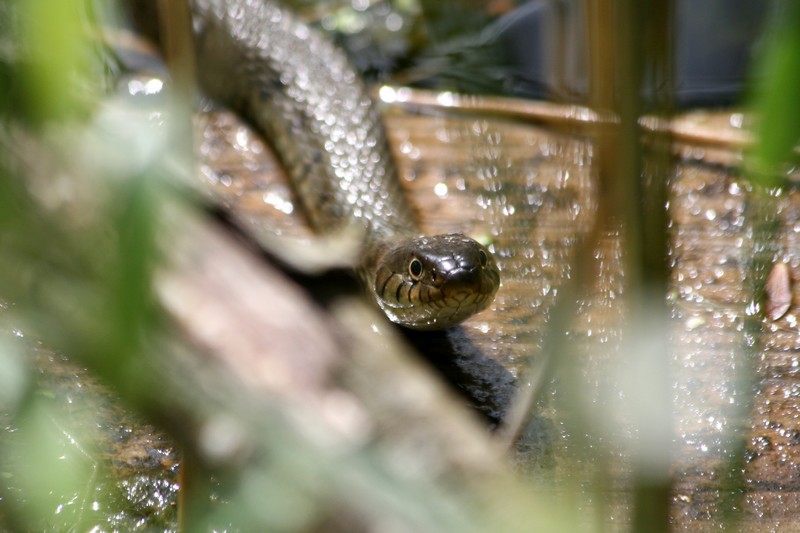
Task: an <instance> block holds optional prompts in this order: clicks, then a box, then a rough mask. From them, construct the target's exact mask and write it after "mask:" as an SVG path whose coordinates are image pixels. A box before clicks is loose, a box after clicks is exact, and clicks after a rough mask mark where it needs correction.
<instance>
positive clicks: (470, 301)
mask: <svg viewBox="0 0 800 533" xmlns="http://www.w3.org/2000/svg"><path fill="white" fill-rule="evenodd" d="M190 10H191V16H192V25H193V35H194V49H195V56H196V67H197V69H196V70H197V77H198V82H199V85H200V88H201V90H202V91H203V92H204V94H205V95H206V96H208V97H210V98H212V99H214V100H216V101H219V102H221V103H223V104H224V105H227V106H230V107H231V108H233V109H234V110H235V111H237V112H238V113H240V114H242V115H243V116H244V117H245V118H246V119H247V120H249V121H250V122H251V123H252V124H253V125H254V126H255V127H256V129H257V130H258V131H259V132H260V133H262V134H263V135H264V136H265V137H266V138H267V140H268V141H269V142H270V143H271V145H272V146H273V148H274V149H275V151H276V153H277V155H278V158H279V160H280V161H281V163H282V165H283V167H284V168H285V169H286V171H287V174H288V175H289V178H290V181H291V183H292V186H293V188H294V190H295V192H296V193H297V197H298V198H299V201H300V204H301V205H302V207H303V210H304V212H305V213H306V215H307V218H308V221H309V223H310V225H311V227H312V229H314V230H315V231H317V232H319V233H322V234H329V233H333V232H336V231H340V230H342V229H343V228H346V227H349V226H356V227H358V228H363V248H362V249H363V251H362V253H361V257H360V259H359V261H358V266H357V272H358V277H359V278H360V279H361V281H362V283H363V285H364V286H365V288H366V292H367V293H368V294H369V295H370V296H371V298H372V299H373V300H374V301H375V303H376V304H377V306H378V307H379V308H380V309H381V310H382V311H383V312H384V314H385V315H386V316H387V317H388V319H389V320H391V321H392V322H394V323H397V324H399V325H401V326H405V327H408V328H412V329H419V330H432V329H443V328H448V327H451V326H454V325H456V324H458V323H460V322H462V321H463V320H465V319H467V318H468V317H470V316H472V315H474V314H475V313H478V312H480V311H482V310H484V309H486V308H487V307H488V306H489V305H490V304H491V302H492V301H493V299H494V296H495V293H496V292H497V290H498V288H499V286H500V272H499V269H498V267H497V263H496V262H495V259H494V257H493V256H492V253H491V252H490V250H489V249H488V248H487V247H486V246H484V245H483V244H481V243H479V242H477V241H476V240H474V239H472V238H470V237H467V236H466V235H464V234H461V233H451V234H442V235H424V234H423V232H422V231H421V229H420V226H419V224H418V222H417V220H416V214H415V213H414V211H413V209H412V208H411V206H410V204H409V203H408V201H407V199H406V198H405V195H404V192H403V189H402V184H401V183H400V180H399V176H398V172H397V169H396V166H395V164H394V162H393V159H392V154H391V150H390V146H389V142H388V137H387V135H386V132H385V130H384V127H383V123H382V121H381V116H380V112H379V109H378V107H377V105H376V103H375V102H374V101H373V100H372V98H371V96H370V94H369V91H368V88H367V85H366V83H365V82H364V80H363V79H362V78H361V76H360V74H359V72H358V71H357V70H356V69H355V67H354V66H353V65H352V64H351V62H350V61H349V59H348V57H347V56H346V54H345V52H344V51H343V50H341V49H340V48H338V47H337V46H335V45H334V43H333V42H332V41H331V40H330V39H328V38H327V36H325V35H324V34H323V33H322V32H321V31H319V30H317V29H316V28H314V27H312V26H311V25H309V24H307V23H305V22H304V21H303V20H301V19H300V17H299V16H297V15H296V14H295V13H293V12H292V11H290V10H289V9H288V8H286V7H285V6H283V5H281V4H279V3H278V2H276V1H275V0H190Z"/></svg>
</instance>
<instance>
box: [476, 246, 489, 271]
mask: <svg viewBox="0 0 800 533" xmlns="http://www.w3.org/2000/svg"><path fill="white" fill-rule="evenodd" d="M478 261H480V262H481V266H482V267H485V266H486V264H487V263H488V262H489V256H488V255H486V252H484V251H483V250H478Z"/></svg>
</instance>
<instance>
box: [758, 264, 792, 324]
mask: <svg viewBox="0 0 800 533" xmlns="http://www.w3.org/2000/svg"><path fill="white" fill-rule="evenodd" d="M764 292H765V293H766V298H765V301H764V312H765V313H766V315H767V318H768V319H769V320H772V321H775V320H778V319H779V318H781V317H782V316H783V315H785V314H786V312H787V311H788V310H789V308H790V307H791V305H792V281H791V275H790V272H789V266H788V265H787V264H786V263H776V264H775V266H773V267H772V270H771V271H770V273H769V276H767V282H766V284H765V285H764Z"/></svg>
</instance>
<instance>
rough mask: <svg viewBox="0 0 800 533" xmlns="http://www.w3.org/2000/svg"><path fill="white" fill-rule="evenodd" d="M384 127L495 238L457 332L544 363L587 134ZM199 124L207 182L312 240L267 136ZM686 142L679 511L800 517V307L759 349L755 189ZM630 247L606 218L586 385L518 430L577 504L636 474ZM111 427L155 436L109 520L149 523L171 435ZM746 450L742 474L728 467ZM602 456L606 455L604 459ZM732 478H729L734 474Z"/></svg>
mask: <svg viewBox="0 0 800 533" xmlns="http://www.w3.org/2000/svg"><path fill="white" fill-rule="evenodd" d="M387 125H388V127H389V131H390V135H391V140H392V144H393V148H394V151H395V154H396V156H397V159H398V162H399V167H400V177H401V180H402V182H403V183H404V185H405V187H406V190H407V192H408V195H409V198H410V199H411V200H412V202H413V203H414V205H415V206H416V208H417V211H418V213H419V218H420V222H421V224H422V225H423V227H424V228H425V229H426V230H427V231H429V232H432V233H438V232H451V231H461V232H465V233H468V234H471V235H472V236H474V237H476V238H478V239H480V240H483V241H484V242H487V243H488V244H489V246H490V248H491V250H492V251H493V252H494V254H495V256H496V258H497V261H498V265H499V267H500V269H501V272H502V287H501V289H500V291H499V292H498V294H497V298H496V300H495V302H494V304H493V306H492V308H491V309H490V310H488V311H487V312H484V313H482V314H480V315H478V316H476V317H474V318H472V319H470V320H469V321H468V322H467V323H466V324H465V326H464V328H463V329H462V330H461V332H460V333H459V335H463V336H464V338H466V339H467V340H468V341H469V342H470V343H472V344H473V345H474V346H476V347H478V348H479V349H480V350H481V351H482V352H483V353H484V354H485V355H486V356H487V357H489V358H491V359H492V360H494V361H496V362H497V363H499V364H501V365H503V367H504V368H505V369H507V371H508V372H509V373H510V374H511V375H513V376H515V377H517V378H518V379H519V380H520V381H523V382H524V380H525V379H526V374H525V371H526V369H527V368H528V366H529V365H530V364H531V362H533V363H536V362H537V361H539V360H541V358H542V357H543V354H542V343H543V338H544V335H545V333H546V332H547V330H548V325H549V323H550V319H551V313H552V310H553V306H554V303H555V301H556V297H557V295H558V294H559V290H560V288H561V287H562V286H563V283H564V281H565V280H566V279H567V278H568V277H569V276H570V266H569V265H570V262H571V260H572V258H573V254H574V253H575V250H576V244H577V243H578V242H579V239H580V237H581V235H583V234H584V233H585V232H586V231H587V230H588V228H589V227H590V225H591V223H592V220H593V216H594V210H595V195H596V190H595V176H594V170H593V147H592V145H591V144H589V143H587V141H586V139H584V138H581V137H578V136H573V135H568V134H562V133H555V132H553V131H552V130H548V129H546V128H542V127H536V126H532V125H530V124H521V123H518V122H511V121H503V120H500V119H496V118H493V119H487V118H485V117H480V116H474V115H473V116H470V115H460V116H459V115H455V114H437V113H425V114H422V113H409V112H403V111H401V110H398V109H395V110H392V111H391V112H389V113H388V114H387ZM197 126H198V154H199V155H200V160H201V161H200V162H201V166H200V179H199V182H200V183H201V185H202V186H203V187H205V188H206V190H207V191H208V192H209V194H211V195H212V196H213V197H214V198H215V199H217V200H219V201H222V202H223V203H225V204H226V205H228V206H229V207H230V208H231V209H232V210H233V211H234V212H236V213H238V214H239V215H240V216H241V217H242V218H243V219H245V220H247V221H249V223H251V224H253V225H254V226H255V227H258V228H260V229H265V230H269V231H272V232H274V233H277V234H280V235H285V236H295V237H301V238H307V237H308V236H309V231H308V229H307V228H306V226H305V225H304V223H303V217H302V210H301V208H300V206H299V205H298V203H297V202H296V200H295V198H294V196H293V194H292V191H291V188H290V187H289V186H288V184H287V183H286V181H285V180H284V179H283V178H282V177H281V175H280V171H279V169H278V166H277V164H276V163H275V161H274V159H272V158H271V156H270V152H269V150H268V149H267V148H266V147H265V146H264V144H263V143H261V142H260V141H259V140H258V139H257V137H256V136H255V134H254V133H253V132H252V131H251V130H249V129H247V128H246V127H245V126H243V125H241V124H240V123H239V122H237V121H235V120H234V119H233V118H232V117H231V116H230V115H227V114H210V115H206V116H204V117H200V118H199V119H198V122H197ZM683 155H684V160H683V162H682V163H681V164H680V165H679V166H678V167H677V168H676V169H675V171H674V173H673V175H672V178H671V184H670V187H671V191H672V194H671V198H670V216H671V225H670V229H669V231H670V238H671V252H670V261H671V266H672V286H671V290H670V294H669V295H668V298H667V300H668V306H669V308H670V310H671V318H672V322H671V325H672V331H671V335H672V338H673V342H674V346H673V349H672V354H673V355H672V360H671V368H670V372H669V374H668V375H666V376H664V379H667V380H669V381H668V386H669V388H670V390H671V392H672V398H671V400H672V406H671V407H672V417H671V418H670V417H666V418H665V420H663V421H661V422H663V423H664V424H670V425H672V427H673V429H674V449H673V452H674V461H673V472H674V473H675V480H676V482H675V488H674V498H673V517H674V519H675V523H676V525H677V526H678V527H679V528H681V529H687V530H693V531H696V530H706V529H709V528H710V529H714V528H717V527H719V526H720V524H721V520H722V515H723V510H724V508H725V506H731V507H733V508H735V509H738V510H739V511H740V512H739V513H737V516H738V517H739V518H742V517H744V519H745V521H746V524H745V525H746V526H747V524H750V525H751V526H752V528H753V529H756V528H760V527H765V528H768V529H769V528H772V529H776V528H778V527H779V526H781V525H786V524H796V523H797V521H796V511H795V509H797V508H798V507H797V505H795V504H796V503H800V498H798V494H800V493H798V491H797V489H798V479H800V466H798V465H800V448H798V444H800V420H798V415H799V414H800V382H798V380H797V376H798V375H800V336H798V334H797V331H798V328H797V320H798V317H800V314H799V313H800V311H798V309H797V307H796V306H794V307H792V308H791V309H790V310H789V312H788V313H787V314H786V315H785V316H784V317H782V318H781V319H780V320H778V321H777V322H776V323H775V324H769V325H767V326H766V327H765V335H764V337H763V339H761V340H760V341H759V342H760V344H759V348H758V349H757V350H756V352H757V354H758V355H757V356H756V357H755V358H754V357H752V356H751V355H749V354H750V353H751V352H750V351H749V350H748V346H747V342H746V341H747V336H746V335H745V311H746V308H747V305H748V303H749V297H748V293H747V292H746V291H747V290H748V286H749V285H748V281H749V278H748V268H749V265H750V259H751V257H752V254H753V242H754V240H753V235H752V232H751V230H750V227H749V225H748V221H747V219H746V217H745V214H746V213H745V210H746V202H747V201H748V198H749V196H748V186H747V184H746V182H744V181H743V180H742V179H741V178H740V177H738V176H737V175H736V174H735V173H734V172H733V171H732V170H730V169H729V168H728V167H727V166H726V165H724V164H710V163H709V162H708V161H707V160H706V159H707V155H708V154H707V152H704V151H699V150H687V151H685V152H684V153H683ZM781 202H782V203H781V208H780V209H781V212H780V215H781V217H782V227H781V231H780V239H779V240H778V241H777V242H774V243H771V248H770V252H769V253H771V254H772V255H774V256H775V258H776V259H781V260H786V261H787V262H788V263H789V264H790V266H791V267H792V268H794V269H797V268H800V259H799V258H800V250H798V245H800V222H799V221H800V216H798V214H800V213H798V209H800V197H797V195H795V194H792V195H788V196H785V197H783V198H781ZM622 253H623V248H622V247H621V245H620V243H619V235H618V234H617V233H616V232H609V233H608V234H607V235H606V236H605V238H604V239H603V241H602V244H601V246H600V247H599V249H598V250H595V251H594V253H593V257H594V259H595V261H596V262H597V265H598V269H597V272H598V276H597V283H596V285H595V286H594V287H592V288H591V290H590V291H589V292H588V293H587V294H585V295H584V297H583V298H582V300H581V302H580V304H579V308H578V316H577V318H576V320H575V325H574V327H573V329H572V330H571V331H570V332H569V335H568V336H569V338H570V340H571V342H572V343H573V344H574V346H576V347H578V348H580V349H579V350H576V351H575V352H574V354H573V355H574V357H573V359H574V360H570V361H567V362H566V364H567V365H570V366H571V367H572V368H574V369H575V372H574V375H575V379H577V380H578V381H577V382H570V383H569V386H567V384H565V380H563V379H562V380H556V383H555V384H554V386H553V387H552V389H551V392H550V394H549V395H548V396H547V398H546V400H545V401H544V402H543V404H542V405H540V406H539V408H538V411H537V412H538V416H537V418H536V419H535V420H534V423H533V424H532V425H531V426H530V428H528V431H527V433H526V435H525V440H523V446H522V447H523V448H525V450H524V451H531V450H533V453H529V454H525V453H523V454H521V455H520V457H521V458H522V459H521V460H522V461H528V463H527V464H519V465H518V466H520V470H521V471H523V472H527V473H530V474H531V475H533V476H535V477H537V479H547V480H549V481H550V482H552V483H554V487H559V488H562V489H564V490H568V489H570V488H575V487H578V488H579V489H580V490H582V491H584V492H583V494H582V495H583V497H584V498H583V500H582V501H581V502H577V501H576V505H578V506H583V507H581V508H582V509H590V508H591V506H592V505H595V504H596V502H593V498H594V495H595V494H596V493H595V492H594V491H593V488H597V483H602V481H603V480H606V481H608V482H609V485H608V488H620V487H622V488H624V487H625V484H626V478H627V476H628V475H629V474H630V464H629V457H628V453H629V450H628V449H626V447H625V442H626V441H628V440H631V439H632V438H633V437H634V436H635V434H636V431H637V429H636V428H635V427H633V426H631V425H630V424H629V423H627V422H626V420H625V410H624V408H623V409H621V410H620V409H619V406H620V405H623V406H624V404H625V401H626V396H625V394H623V393H622V392H620V391H619V390H617V389H616V388H615V384H616V383H617V382H618V380H619V379H621V378H620V374H619V373H616V374H615V372H617V370H619V367H620V366H621V365H620V364H619V362H620V360H621V359H620V357H621V356H622V355H621V353H620V350H619V342H620V340H621V339H622V337H623V335H622V333H621V332H622V331H624V328H625V325H626V323H627V322H628V321H629V317H626V316H625V313H624V300H625V294H624V292H625V291H624V282H625V275H624V273H623V272H622V270H621V268H622V266H621V265H622ZM762 346H763V347H762ZM561 364H562V365H563V364H564V362H562V363H561ZM614 369H616V370H614ZM75 375H76V376H77V375H78V374H75ZM748 377H749V378H751V380H750V381H748V380H747V379H744V380H743V379H742V378H748ZM65 383H67V384H70V386H72V387H75V389H74V390H75V391H77V390H78V389H80V388H81V387H82V385H81V384H80V379H73V378H70V379H68V380H66V381H65ZM576 384H577V386H578V387H579V388H580V391H579V393H576V392H575V389H574V387H575V386H576ZM59 394H60V393H59ZM66 394H72V393H66ZM578 396H580V398H581V399H580V400H579V401H580V402H583V403H582V404H581V405H583V406H584V407H580V406H579V408H580V409H583V408H585V409H586V413H590V414H591V416H595V417H596V420H597V424H596V425H595V426H592V425H591V424H590V425H587V426H586V427H584V428H583V429H582V431H581V433H582V434H580V435H576V430H575V428H574V426H572V425H570V424H569V423H568V422H567V421H565V419H564V416H563V413H564V409H565V406H570V405H571V403H570V402H571V401H572V400H573V399H574V397H578ZM751 406H752V415H750V414H749V410H750V408H751ZM572 407H574V405H572ZM70 416H72V415H70ZM657 422H658V421H657ZM609 428H611V429H610V430H609ZM101 429H102V430H103V431H104V432H106V433H108V434H109V435H111V437H110V438H111V439H112V440H113V439H114V438H115V437H113V435H133V434H138V435H139V437H137V438H136V439H134V441H135V442H139V443H140V444H141V443H142V442H144V443H148V442H150V440H148V439H151V440H152V441H153V442H154V443H155V444H145V445H143V446H144V448H143V449H144V450H145V452H143V455H142V459H141V460H142V461H143V462H142V463H141V467H139V466H134V467H133V468H132V469H131V470H130V471H126V473H124V475H121V476H120V477H119V478H117V480H116V481H114V482H113V483H114V487H115V488H114V490H117V491H121V494H122V495H123V496H122V497H123V498H127V501H128V502H129V505H130V506H131V508H133V509H136V510H137V511H136V512H141V513H142V515H141V516H142V517H143V518H142V520H143V521H141V522H136V520H133V519H132V517H131V515H129V514H126V515H124V516H117V517H106V519H105V522H104V523H105V524H108V525H112V524H115V523H116V524H128V525H130V524H131V523H134V522H135V523H138V524H139V525H140V526H141V527H145V526H146V524H148V523H152V522H151V521H152V520H155V519H156V517H159V516H160V517H162V518H163V516H165V515H169V514H170V513H172V509H173V506H174V504H175V490H176V485H175V481H174V480H175V463H174V461H175V455H174V451H173V450H172V448H170V447H168V446H166V445H163V444H159V442H160V441H159V440H158V437H157V435H156V434H154V433H148V431H149V430H146V431H145V432H144V433H143V434H142V433H137V432H139V431H140V429H139V428H137V427H136V426H135V424H131V425H124V424H123V425H120V426H119V427H114V428H112V427H108V426H104V427H103V428H101ZM64 438H65V439H66V441H65V446H66V448H67V449H68V450H72V451H70V452H69V453H70V454H73V455H75V454H77V455H76V457H77V456H78V455H80V457H86V456H88V457H90V459H87V460H89V461H90V462H91V461H98V462H102V461H104V460H107V457H108V456H109V455H110V456H111V460H112V461H113V462H115V464H117V463H119V462H120V455H117V454H124V453H125V452H124V451H119V450H115V451H112V452H110V453H109V454H106V453H103V454H100V455H97V454H96V453H95V452H91V453H87V454H84V452H82V451H81V448H78V447H74V446H73V447H74V449H73V448H70V446H72V444H71V443H70V442H69V439H68V438H67V437H64ZM131 438H132V437H128V439H131ZM137 439H138V440H137ZM737 439H738V440H737ZM742 444H743V445H744V448H742ZM526 446H527V448H526ZM133 449H138V448H136V447H135V446H134V447H133ZM158 457H162V458H163V462H162V463H159V460H160V459H158ZM598 457H601V458H602V460H598V459H597V458H598ZM737 459H741V461H740V463H739V467H737V468H738V470H735V473H736V474H738V475H734V476H729V475H728V474H727V472H728V470H729V467H730V466H731V464H734V465H736V463H732V460H733V461H735V460H737ZM76 460H77V459H76ZM80 460H83V459H80ZM598 461H599V462H602V464H604V465H605V466H604V467H603V468H599V467H598ZM145 463H146V464H145ZM92 464H93V463H92ZM604 469H605V470H604ZM154 472H155V473H154ZM158 472H161V475H159V474H158ZM604 472H605V473H604ZM604 476H605V477H604ZM120 479H121V480H122V481H119V480H120ZM725 479H729V480H732V482H733V483H734V485H733V486H728V487H727V488H726V486H725V485H723V481H724V480H725ZM93 483H94V484H93V485H92V486H91V487H88V488H87V489H86V493H85V494H84V493H81V494H78V495H70V496H65V498H64V505H65V506H66V507H68V506H72V507H75V506H78V505H82V506H84V508H85V507H87V506H88V507H89V508H91V501H93V500H92V498H91V494H92V493H94V492H97V491H103V490H106V489H105V487H108V486H109V485H107V484H104V483H108V482H106V481H104V482H102V483H101V482H99V481H98V482H93ZM87 495H88V496H87ZM730 496H733V498H731V497H730ZM737 496H742V497H741V498H738V497H737ZM87 498H88V499H87ZM610 500H612V501H610V502H609V505H610V508H611V509H613V511H612V512H610V513H608V520H609V521H611V522H625V521H626V520H627V518H628V517H627V512H628V510H629V507H628V506H629V501H628V500H627V499H626V498H625V497H624V496H622V495H617V496H614V497H613V498H610ZM86 502H89V503H86ZM126 505H127V504H126ZM148 509H149V511H148ZM97 512H99V513H102V510H98V511H97ZM148 513H152V515H151V516H150V517H147V514H148ZM159 519H161V518H159ZM115 520H116V522H115ZM126 520H127V521H128V522H126ZM748 527H749V526H748Z"/></svg>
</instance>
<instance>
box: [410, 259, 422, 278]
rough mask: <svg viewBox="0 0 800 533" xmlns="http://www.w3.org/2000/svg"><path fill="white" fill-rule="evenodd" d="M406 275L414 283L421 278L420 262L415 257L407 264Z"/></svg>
mask: <svg viewBox="0 0 800 533" xmlns="http://www.w3.org/2000/svg"><path fill="white" fill-rule="evenodd" d="M408 275H409V276H411V279H413V280H414V281H417V280H418V279H419V278H421V277H422V262H421V261H420V260H419V259H417V258H416V257H415V258H414V259H412V260H411V262H410V263H409V264H408Z"/></svg>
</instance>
